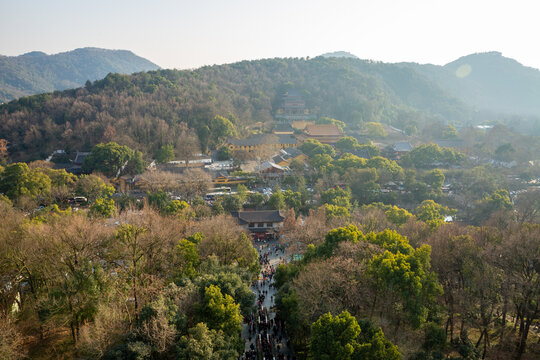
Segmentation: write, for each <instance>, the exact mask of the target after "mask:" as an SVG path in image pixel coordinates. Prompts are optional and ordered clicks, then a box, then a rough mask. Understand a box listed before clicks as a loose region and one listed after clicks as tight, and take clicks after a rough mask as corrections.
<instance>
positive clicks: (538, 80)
mask: <svg viewBox="0 0 540 360" xmlns="http://www.w3.org/2000/svg"><path fill="white" fill-rule="evenodd" d="M397 65H399V66H403V67H407V68H411V69H413V70H415V71H416V72H418V73H420V74H422V75H423V76H425V77H426V78H428V79H430V80H431V81H433V82H434V83H435V84H437V85H438V86H439V87H441V88H443V89H445V90H446V91H447V92H448V93H450V94H452V95H453V96H455V97H457V98H459V99H461V100H462V101H463V102H465V103H467V104H469V105H471V106H473V107H475V108H476V109H478V110H488V111H490V112H493V113H495V112H503V113H508V114H521V115H536V116H540V100H539V99H540V70H538V69H534V68H530V67H526V66H523V65H522V64H520V63H519V62H517V61H516V60H513V59H510V58H506V57H504V56H502V54H501V53H499V52H488V53H478V54H471V55H467V56H464V57H461V58H459V59H458V60H455V61H453V62H451V63H449V64H446V65H444V66H435V65H420V64H415V63H400V64H397Z"/></svg>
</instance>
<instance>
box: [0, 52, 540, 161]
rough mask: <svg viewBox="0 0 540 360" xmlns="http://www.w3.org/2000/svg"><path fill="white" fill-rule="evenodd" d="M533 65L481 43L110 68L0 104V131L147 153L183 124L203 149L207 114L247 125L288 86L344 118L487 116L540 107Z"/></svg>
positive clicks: (263, 118) (22, 146)
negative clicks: (429, 57) (373, 56)
mask: <svg viewBox="0 0 540 360" xmlns="http://www.w3.org/2000/svg"><path fill="white" fill-rule="evenodd" d="M128 53H129V52H128ZM129 54H131V53H129ZM131 55H132V54H131ZM132 56H134V55H132ZM25 57H26V58H29V59H31V58H42V57H43V55H42V54H36V53H31V54H27V55H25ZM0 60H2V59H0ZM143 61H144V60H143ZM154 66H155V65H154ZM469 70H470V71H469ZM456 73H457V74H458V75H459V76H460V77H458V76H456ZM538 73H539V72H538V70H535V69H531V68H526V67H524V66H522V65H520V64H519V63H517V62H516V61H514V60H511V59H506V58H503V57H502V56H501V55H500V54H498V53H488V54H475V55H470V56H467V57H464V58H461V59H459V60H456V61H455V62H453V63H450V64H448V65H446V66H435V65H419V64H412V63H399V64H390V63H382V62H377V61H370V60H360V59H356V58H350V57H335V56H332V55H331V56H330V57H322V56H319V57H316V58H312V59H304V58H295V59H293V58H287V59H279V58H278V59H265V60H255V61H241V62H238V63H233V64H225V65H214V66H205V67H202V68H199V69H195V70H157V71H150V72H140V73H136V74H133V75H118V74H109V75H107V77H105V78H104V79H103V80H99V81H96V82H94V83H93V84H89V85H88V86H85V87H83V88H81V89H78V90H66V91H64V92H59V93H53V94H40V95H35V96H30V97H26V98H21V99H19V100H16V101H12V102H10V103H8V104H5V105H3V106H1V107H0V138H5V139H7V140H8V141H9V143H10V144H11V146H12V148H11V150H12V151H13V152H15V153H19V154H21V155H22V156H24V157H25V158H27V157H30V158H34V157H41V156H43V155H44V154H48V153H50V151H51V150H54V149H57V148H71V149H79V150H80V149H89V148H90V147H91V146H93V145H95V144H97V143H99V142H101V141H104V139H105V140H110V141H117V142H120V143H123V144H128V145H130V146H132V147H135V148H138V149H140V150H142V151H143V152H146V153H147V154H152V153H153V152H155V151H156V149H158V148H159V147H160V146H161V145H162V144H163V143H170V142H171V141H172V142H174V141H176V140H175V139H176V138H178V136H180V135H181V134H182V133H185V131H186V127H187V128H189V129H190V131H192V132H194V133H195V134H197V136H198V138H199V141H200V144H201V145H202V148H203V150H204V149H206V147H207V145H208V144H207V141H208V134H209V131H210V130H209V126H210V123H211V121H212V119H213V118H214V116H216V115H221V116H227V117H229V118H230V119H232V121H233V122H234V124H235V126H236V127H237V128H238V129H241V131H240V132H241V134H240V135H241V136H242V135H247V132H248V131H247V130H245V129H248V128H249V127H250V126H252V125H254V124H256V123H268V122H270V121H272V119H273V116H274V114H275V110H276V104H277V102H279V99H280V98H281V95H282V94H283V93H284V92H285V91H286V90H287V89H290V88H294V89H297V90H298V91H300V93H301V94H302V96H303V97H304V99H305V102H306V105H307V107H308V108H309V109H310V111H311V114H312V115H313V116H314V117H331V118H335V119H338V120H342V121H344V122H345V123H347V124H348V125H349V127H351V128H358V127H359V126H360V125H361V124H362V123H365V122H373V121H374V122H383V123H387V124H391V125H393V126H396V127H398V128H400V129H405V130H406V131H409V130H410V131H414V129H415V128H416V129H420V127H421V126H424V125H425V124H435V123H444V122H446V123H452V124H455V125H467V124H473V123H478V122H482V121H486V120H488V121H492V122H494V121H499V120H501V119H502V118H504V115H502V116H498V115H496V116H494V115H493V114H496V113H497V112H499V111H503V112H511V113H514V114H535V115H540V104H538V102H537V101H535V94H538V91H539V89H540V76H538ZM82 78H83V77H81V79H82ZM81 81H82V82H84V81H85V80H84V81H83V80H81ZM538 98H540V97H536V99H538ZM475 110H481V111H475ZM513 119H514V120H515V118H513ZM518 120H519V121H517V123H519V124H518V125H519V127H520V129H519V130H520V131H526V132H527V133H531V134H532V133H538V132H540V127H539V126H538V122H535V120H534V119H533V121H522V120H521V118H519V119H518ZM518 125H516V127H517V126H518ZM156 128H161V129H162V130H160V131H156V130H155V129H156ZM144 129H146V130H144ZM242 132H244V133H242Z"/></svg>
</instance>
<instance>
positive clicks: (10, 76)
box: [0, 48, 159, 102]
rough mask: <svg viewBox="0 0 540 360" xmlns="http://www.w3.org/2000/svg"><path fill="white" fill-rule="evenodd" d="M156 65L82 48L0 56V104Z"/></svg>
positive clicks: (122, 52)
mask: <svg viewBox="0 0 540 360" xmlns="http://www.w3.org/2000/svg"><path fill="white" fill-rule="evenodd" d="M156 69H159V66H157V65H156V64H154V63H152V62H150V61H148V60H146V59H144V58H141V57H139V56H137V55H135V54H133V53H132V52H131V51H127V50H106V49H98V48H82V49H76V50H73V51H68V52H64V53H60V54H54V55H47V54H45V53H43V52H39V51H34V52H30V53H27V54H24V55H20V56H15V57H10V56H1V57H0V102H2V101H9V100H12V99H15V98H18V97H21V96H25V95H32V94H37V93H42V92H50V91H54V90H64V89H69V88H75V87H79V86H81V85H83V84H84V83H85V82H86V80H91V81H93V80H97V79H102V78H103V77H105V75H107V74H108V73H110V72H115V73H123V74H131V73H134V72H138V71H146V70H156Z"/></svg>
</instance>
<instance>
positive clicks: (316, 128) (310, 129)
mask: <svg viewBox="0 0 540 360" xmlns="http://www.w3.org/2000/svg"><path fill="white" fill-rule="evenodd" d="M304 131H305V133H306V134H308V135H310V136H342V135H343V132H342V131H341V130H340V129H339V126H337V125H334V124H315V125H308V126H306V129H305V130H304Z"/></svg>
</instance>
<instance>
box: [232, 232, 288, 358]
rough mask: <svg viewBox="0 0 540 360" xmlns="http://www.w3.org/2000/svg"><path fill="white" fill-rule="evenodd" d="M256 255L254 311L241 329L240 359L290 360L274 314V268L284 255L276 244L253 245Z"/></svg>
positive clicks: (283, 334)
mask: <svg viewBox="0 0 540 360" xmlns="http://www.w3.org/2000/svg"><path fill="white" fill-rule="evenodd" d="M255 247H256V248H257V251H258V252H259V263H260V265H261V272H260V273H259V277H258V280H257V281H256V282H255V283H254V284H253V285H252V286H251V291H253V293H254V294H255V295H256V298H255V308H256V311H255V312H254V313H253V314H252V315H251V316H250V317H248V318H247V319H246V320H247V323H244V324H243V326H242V338H243V339H245V340H246V348H245V353H244V354H243V356H242V357H241V358H242V359H257V360H271V359H289V360H290V359H294V356H293V353H292V350H291V349H290V344H289V342H288V339H287V336H286V333H285V326H284V325H283V322H282V321H281V320H280V319H279V316H278V315H277V314H276V309H275V306H274V305H275V304H274V302H275V294H276V289H275V288H274V286H273V283H274V279H273V277H274V273H275V270H276V268H277V266H278V265H279V264H280V263H283V262H284V260H283V259H284V258H285V254H284V252H283V251H282V250H279V248H278V247H279V244H278V242H277V241H270V242H266V243H262V242H256V243H255Z"/></svg>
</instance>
